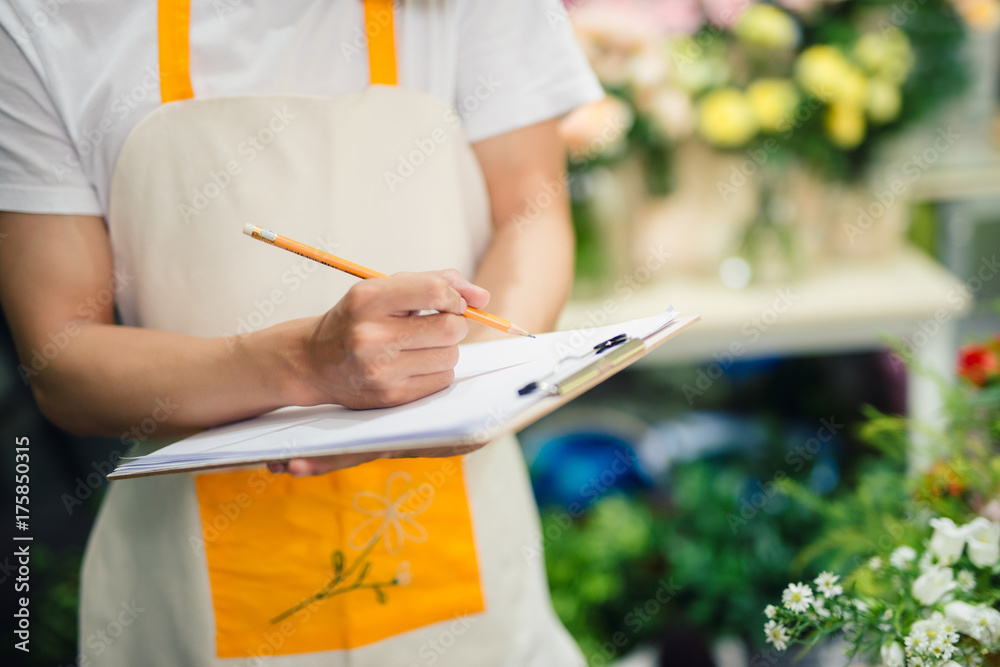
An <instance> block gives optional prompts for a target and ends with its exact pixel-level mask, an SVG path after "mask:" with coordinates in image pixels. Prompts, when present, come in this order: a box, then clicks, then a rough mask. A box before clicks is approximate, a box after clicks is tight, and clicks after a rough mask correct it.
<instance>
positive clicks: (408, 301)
mask: <svg viewBox="0 0 1000 667" xmlns="http://www.w3.org/2000/svg"><path fill="white" fill-rule="evenodd" d="M352 292H353V293H354V295H353V296H355V297H356V300H357V301H359V303H358V307H359V310H362V311H364V312H367V313H371V314H375V315H384V316H396V317H405V316H408V315H409V314H410V313H411V312H413V311H420V310H436V311H439V312H442V313H454V314H455V315H461V314H462V313H464V312H465V309H466V308H467V307H468V304H467V303H466V301H465V299H464V298H462V295H461V294H459V293H458V291H457V290H455V289H454V288H452V286H451V285H450V284H449V283H448V281H447V280H445V279H444V278H443V277H441V276H440V275H438V274H436V273H397V274H396V275H394V276H391V277H389V278H374V279H372V280H366V281H364V282H361V283H357V284H355V285H354V286H353V287H351V289H350V291H349V292H348V294H351V293H352Z"/></svg>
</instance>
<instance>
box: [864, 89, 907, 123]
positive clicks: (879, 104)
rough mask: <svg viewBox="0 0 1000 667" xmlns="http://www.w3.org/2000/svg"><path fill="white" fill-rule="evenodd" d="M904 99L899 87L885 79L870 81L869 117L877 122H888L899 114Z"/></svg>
mask: <svg viewBox="0 0 1000 667" xmlns="http://www.w3.org/2000/svg"><path fill="white" fill-rule="evenodd" d="M901 104H902V99H901V97H900V94H899V88H897V87H896V86H895V85H894V84H892V83H891V82H889V81H886V80H885V79H879V78H875V79H871V80H870V81H869V82H868V104H867V106H866V108H867V110H868V117H869V118H871V119H872V121H873V122H876V123H888V122H889V121H891V120H895V118H896V116H898V115H899V107H900V106H901Z"/></svg>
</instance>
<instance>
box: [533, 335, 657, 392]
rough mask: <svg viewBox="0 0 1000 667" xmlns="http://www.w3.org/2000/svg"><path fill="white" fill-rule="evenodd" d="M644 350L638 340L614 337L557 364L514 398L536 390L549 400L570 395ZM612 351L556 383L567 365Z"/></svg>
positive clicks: (641, 342)
mask: <svg viewBox="0 0 1000 667" xmlns="http://www.w3.org/2000/svg"><path fill="white" fill-rule="evenodd" d="M645 347H646V345H645V343H644V342H643V340H642V339H641V338H629V337H628V335H627V334H623V333H621V334H618V335H617V336H614V337H612V338H609V339H607V340H606V341H603V342H600V343H598V344H597V345H595V346H594V347H592V348H591V349H589V350H587V351H586V352H584V353H583V354H578V355H573V356H568V357H563V358H562V359H560V360H559V361H558V362H556V365H555V366H553V368H552V370H551V371H549V374H548V375H546V376H545V378H543V379H541V380H536V381H534V382H529V383H528V384H526V385H524V386H523V387H521V388H520V389H518V390H517V395H518V396H527V395H528V394H531V393H533V392H535V391H539V390H540V391H543V392H545V393H546V394H549V395H551V396H557V395H559V394H566V393H569V392H570V391H572V390H574V389H576V388H577V387H579V386H582V385H583V384H586V383H587V382H588V381H589V380H591V379H593V378H596V377H598V376H600V375H601V374H602V373H604V372H606V371H607V370H610V369H611V368H613V367H614V366H615V364H617V363H618V362H620V361H622V360H624V359H628V358H630V357H631V356H632V355H634V354H636V353H637V352H640V351H642V350H643V349H645ZM613 348H618V349H617V350H616V351H615V352H614V353H613V354H611V355H608V356H607V357H604V358H600V359H598V360H597V361H596V362H594V363H593V364H589V365H587V366H585V367H584V368H582V369H580V370H579V371H577V372H575V373H572V374H571V375H569V376H567V377H565V378H562V379H561V380H558V379H557V377H558V373H559V369H560V368H561V367H562V365H563V364H564V363H566V362H567V361H571V360H580V361H582V360H584V359H587V358H589V357H598V356H599V355H601V354H604V353H605V352H607V351H608V350H611V349H613Z"/></svg>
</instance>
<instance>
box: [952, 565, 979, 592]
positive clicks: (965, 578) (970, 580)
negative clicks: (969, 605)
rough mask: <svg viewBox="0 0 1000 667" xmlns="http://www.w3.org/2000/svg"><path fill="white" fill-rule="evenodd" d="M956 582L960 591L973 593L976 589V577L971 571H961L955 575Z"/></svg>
mask: <svg viewBox="0 0 1000 667" xmlns="http://www.w3.org/2000/svg"><path fill="white" fill-rule="evenodd" d="M955 581H956V582H957V583H958V587H959V589H961V590H962V591H964V592H966V593H970V592H972V589H974V588H975V587H976V575H974V574H972V572H971V571H969V570H960V571H959V573H958V574H957V575H955Z"/></svg>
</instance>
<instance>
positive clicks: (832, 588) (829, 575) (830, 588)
mask: <svg viewBox="0 0 1000 667" xmlns="http://www.w3.org/2000/svg"><path fill="white" fill-rule="evenodd" d="M839 580H840V577H838V576H837V575H835V574H834V573H833V572H821V573H820V575H819V576H818V577H816V579H815V580H814V583H815V584H816V590H818V591H819V592H820V593H822V594H823V597H825V598H835V597H837V596H838V595H840V594H841V593H843V592H844V589H843V588H842V587H841V586H840V584H838V583H837V581H839Z"/></svg>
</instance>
